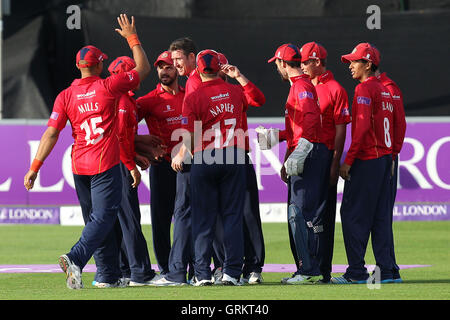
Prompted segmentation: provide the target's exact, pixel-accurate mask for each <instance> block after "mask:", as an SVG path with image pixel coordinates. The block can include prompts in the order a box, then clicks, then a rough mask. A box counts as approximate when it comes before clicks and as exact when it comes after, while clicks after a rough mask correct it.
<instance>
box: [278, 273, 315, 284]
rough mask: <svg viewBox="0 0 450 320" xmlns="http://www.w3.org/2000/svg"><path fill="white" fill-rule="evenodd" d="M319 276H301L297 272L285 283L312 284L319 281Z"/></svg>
mask: <svg viewBox="0 0 450 320" xmlns="http://www.w3.org/2000/svg"><path fill="white" fill-rule="evenodd" d="M319 279H320V276H303V275H301V274H298V275H296V276H294V277H292V278H290V279H288V280H287V281H286V284H314V283H316V282H317V281H319Z"/></svg>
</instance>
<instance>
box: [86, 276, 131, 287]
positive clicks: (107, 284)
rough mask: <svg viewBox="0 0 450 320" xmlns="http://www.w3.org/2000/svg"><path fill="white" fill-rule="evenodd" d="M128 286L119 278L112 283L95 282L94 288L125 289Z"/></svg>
mask: <svg viewBox="0 0 450 320" xmlns="http://www.w3.org/2000/svg"><path fill="white" fill-rule="evenodd" d="M127 285H128V284H127V283H126V282H124V281H123V280H122V278H120V279H119V280H117V281H116V282H114V283H107V282H95V284H94V286H96V287H97V288H125V287H126V286H127Z"/></svg>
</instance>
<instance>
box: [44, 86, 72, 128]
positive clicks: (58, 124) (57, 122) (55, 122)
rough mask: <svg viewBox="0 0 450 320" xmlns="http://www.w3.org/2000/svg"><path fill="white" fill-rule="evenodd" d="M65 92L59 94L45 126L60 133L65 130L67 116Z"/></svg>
mask: <svg viewBox="0 0 450 320" xmlns="http://www.w3.org/2000/svg"><path fill="white" fill-rule="evenodd" d="M64 97H65V91H63V92H61V93H60V94H59V95H58V96H57V97H56V100H55V103H54V105H53V110H52V114H51V115H50V119H49V120H48V123H47V126H49V127H53V128H56V129H57V130H58V131H61V130H62V129H64V128H65V126H66V123H67V119H68V117H67V114H66V102H65V98H64Z"/></svg>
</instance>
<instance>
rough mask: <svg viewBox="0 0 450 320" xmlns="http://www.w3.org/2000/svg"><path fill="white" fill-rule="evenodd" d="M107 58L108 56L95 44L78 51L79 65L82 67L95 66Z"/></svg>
mask: <svg viewBox="0 0 450 320" xmlns="http://www.w3.org/2000/svg"><path fill="white" fill-rule="evenodd" d="M106 59H108V56H107V55H106V54H104V53H103V52H101V51H100V49H98V48H96V47H94V46H86V47H83V48H81V49H80V51H78V53H77V65H78V67H80V68H87V67H91V66H94V65H96V64H97V63H99V62H100V61H103V60H106Z"/></svg>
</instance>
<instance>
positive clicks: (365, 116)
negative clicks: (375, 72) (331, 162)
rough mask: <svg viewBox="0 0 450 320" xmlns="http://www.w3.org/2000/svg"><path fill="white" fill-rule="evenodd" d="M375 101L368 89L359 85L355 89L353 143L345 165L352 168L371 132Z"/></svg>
mask: <svg viewBox="0 0 450 320" xmlns="http://www.w3.org/2000/svg"><path fill="white" fill-rule="evenodd" d="M372 108H373V101H372V99H371V96H370V94H369V91H368V90H367V88H366V87H365V86H363V85H361V84H359V85H358V86H357V87H356V89H355V95H354V98H353V105H352V113H353V117H352V118H353V122H352V142H351V144H350V148H349V150H348V152H347V156H346V157H345V161H344V162H345V163H346V164H348V165H349V166H351V165H352V164H353V162H354V161H355V158H356V155H357V154H358V152H359V151H360V150H361V149H362V146H363V143H364V137H365V135H366V134H367V132H368V131H369V130H370V121H371V120H370V119H371V115H372Z"/></svg>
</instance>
